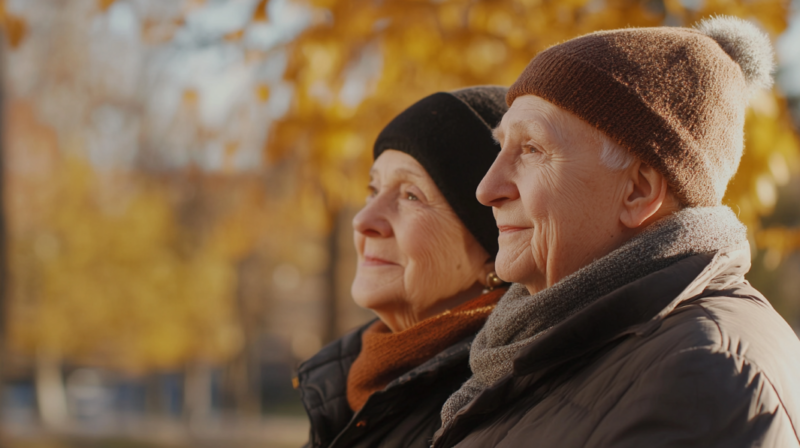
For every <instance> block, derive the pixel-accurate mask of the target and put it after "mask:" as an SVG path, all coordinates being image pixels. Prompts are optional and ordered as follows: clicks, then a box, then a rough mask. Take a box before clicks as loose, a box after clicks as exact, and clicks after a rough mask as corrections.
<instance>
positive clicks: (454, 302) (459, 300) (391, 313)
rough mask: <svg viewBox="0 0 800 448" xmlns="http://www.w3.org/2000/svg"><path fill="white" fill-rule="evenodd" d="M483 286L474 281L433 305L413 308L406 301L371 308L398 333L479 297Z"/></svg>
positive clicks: (393, 331)
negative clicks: (384, 307) (395, 305)
mask: <svg viewBox="0 0 800 448" xmlns="http://www.w3.org/2000/svg"><path fill="white" fill-rule="evenodd" d="M483 288H484V286H483V285H482V284H480V282H476V283H475V284H474V285H472V286H470V287H469V288H467V289H465V290H463V291H461V292H459V293H458V294H456V295H454V296H452V297H449V298H447V299H443V300H437V301H436V302H435V303H434V304H433V305H431V306H428V307H425V308H422V309H419V308H415V307H414V306H412V305H411V304H409V303H408V302H402V303H401V304H399V306H397V307H395V308H392V309H385V310H383V309H381V310H377V309H373V310H372V311H373V312H374V313H375V314H376V315H377V316H378V318H379V319H380V320H381V321H382V322H383V323H384V324H386V326H387V327H389V329H390V330H392V333H399V332H401V331H404V330H407V329H409V328H411V327H413V326H415V325H417V324H418V323H420V322H422V321H423V320H425V319H428V318H431V317H433V316H436V315H439V314H441V313H443V312H445V311H447V310H450V309H453V308H455V307H457V306H459V305H461V304H463V303H466V302H468V301H470V300H472V299H474V298H476V297H479V296H480V295H481V294H482V293H483V292H482V291H483Z"/></svg>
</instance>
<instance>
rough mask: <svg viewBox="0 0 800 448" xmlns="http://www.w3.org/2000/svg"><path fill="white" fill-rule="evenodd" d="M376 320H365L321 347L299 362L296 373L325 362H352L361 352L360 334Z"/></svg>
mask: <svg viewBox="0 0 800 448" xmlns="http://www.w3.org/2000/svg"><path fill="white" fill-rule="evenodd" d="M376 320H377V319H373V320H371V321H369V322H367V323H366V324H364V325H362V326H360V327H358V328H356V329H354V330H352V331H351V332H349V333H347V334H345V335H344V336H342V337H341V338H339V339H337V340H335V341H333V342H331V343H329V344H328V345H326V346H325V347H323V348H322V349H321V350H320V351H319V352H317V354H316V355H314V356H312V357H311V358H309V359H308V360H306V361H305V362H303V363H302V364H300V367H299V368H298V369H297V372H298V374H303V373H307V372H309V371H312V370H316V369H318V368H320V367H322V366H324V365H325V364H331V363H340V362H343V361H346V360H349V361H350V364H352V362H353V361H354V360H355V359H356V358H357V357H358V354H359V353H361V335H362V334H363V333H364V331H365V330H366V329H367V328H369V326H370V325H372V324H373V323H374V322H375V321H376Z"/></svg>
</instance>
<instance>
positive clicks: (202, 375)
mask: <svg viewBox="0 0 800 448" xmlns="http://www.w3.org/2000/svg"><path fill="white" fill-rule="evenodd" d="M183 415H184V417H185V418H186V421H187V423H188V424H189V429H190V430H192V431H193V430H194V429H197V428H199V425H202V423H203V421H205V420H207V419H208V418H209V417H210V415H211V368H210V367H209V366H208V365H206V364H203V363H192V364H190V365H189V366H188V367H187V368H186V377H185V379H184V383H183Z"/></svg>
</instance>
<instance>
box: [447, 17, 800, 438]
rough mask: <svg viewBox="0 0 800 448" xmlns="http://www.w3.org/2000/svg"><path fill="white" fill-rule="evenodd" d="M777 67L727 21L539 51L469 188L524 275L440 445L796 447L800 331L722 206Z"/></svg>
mask: <svg viewBox="0 0 800 448" xmlns="http://www.w3.org/2000/svg"><path fill="white" fill-rule="evenodd" d="M771 67H772V57H771V50H770V45H769V40H768V38H767V37H766V36H763V35H762V34H761V33H760V31H758V29H756V28H755V26H754V25H752V24H751V23H749V22H745V21H743V20H738V19H731V18H715V19H711V20H708V21H706V22H703V23H701V24H700V26H699V27H698V28H697V29H685V28H674V27H670V28H637V29H623V30H614V31H604V32H599V33H593V34H589V35H586V36H583V37H579V38H576V39H573V40H571V41H568V42H565V43H563V44H560V45H557V46H555V47H552V48H550V49H548V50H546V51H544V52H542V53H541V54H539V55H538V56H537V57H536V58H534V59H533V61H531V63H530V64H529V65H528V67H527V68H526V69H525V71H524V72H523V73H522V75H521V76H520V77H519V79H517V81H516V82H515V83H514V85H512V86H511V88H510V89H509V92H508V96H507V101H508V103H509V104H510V105H511V107H510V108H509V111H508V112H507V113H506V115H505V116H504V117H503V119H502V122H501V124H500V126H499V127H498V128H497V129H496V131H495V135H496V137H497V139H498V140H499V141H500V142H501V146H502V150H501V152H500V154H499V155H498V157H497V159H496V160H495V162H494V164H493V166H492V168H491V169H490V170H489V172H488V173H487V174H486V177H485V178H484V179H483V181H482V183H481V184H480V187H479V188H478V193H477V195H478V199H479V200H480V201H481V202H482V203H483V204H486V205H491V206H492V207H493V210H494V214H495V218H496V219H497V225H498V227H499V230H500V236H499V246H500V248H499V252H498V255H497V259H496V264H497V273H498V274H499V275H500V276H501V277H502V278H503V279H506V280H510V281H513V282H515V283H517V284H515V285H513V286H512V287H511V288H510V289H509V291H508V293H507V294H506V295H505V296H504V297H503V298H502V299H501V301H500V302H499V303H498V305H497V307H496V308H495V310H494V312H493V313H492V315H491V317H490V318H489V319H488V321H487V322H486V325H485V326H484V328H483V329H482V330H481V331H480V333H479V334H478V336H477V337H476V338H475V341H474V343H473V345H472V348H471V354H470V365H471V368H472V372H473V377H472V378H471V379H470V380H469V381H468V382H467V383H465V384H464V386H463V387H462V388H461V389H460V390H459V391H458V392H456V393H455V394H454V395H453V396H452V397H451V398H450V399H449V400H448V402H447V403H446V404H445V405H444V406H443V410H442V420H443V429H442V431H441V432H439V433H437V437H436V441H435V444H434V447H436V448H439V447H450V446H458V447H482V448H485V447H495V446H496V447H517V446H532V445H535V446H537V447H667V446H669V447H756V446H770V447H778V446H780V447H790V446H791V447H797V446H800V433H799V432H798V431H799V430H800V377H798V372H800V342H798V340H797V336H796V335H795V334H794V332H793V331H792V329H791V328H790V327H789V325H787V324H786V322H785V321H784V320H783V319H782V318H781V317H780V316H779V315H778V314H777V313H776V312H775V310H773V309H772V307H771V306H770V304H769V302H768V301H767V300H766V299H765V298H764V297H763V296H762V295H761V294H760V293H759V292H758V291H756V290H755V289H753V287H752V286H750V284H748V282H747V281H746V280H745V279H744V274H745V273H746V272H747V271H748V269H749V266H750V250H749V246H748V242H747V235H746V232H745V227H744V226H743V225H742V224H741V223H740V222H739V221H738V220H737V217H736V215H735V214H734V213H733V212H732V211H731V210H730V209H729V208H727V207H725V206H722V205H721V200H722V197H723V195H724V193H725V188H726V186H727V184H728V182H729V181H730V179H731V177H732V176H733V175H734V173H735V172H736V168H737V166H738V164H739V160H740V158H741V155H742V147H743V138H742V137H743V125H744V116H745V107H746V104H747V95H748V93H749V92H752V91H753V90H754V89H755V88H757V87H759V86H765V85H769V83H770V69H771Z"/></svg>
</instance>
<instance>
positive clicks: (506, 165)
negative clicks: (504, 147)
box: [475, 151, 519, 207]
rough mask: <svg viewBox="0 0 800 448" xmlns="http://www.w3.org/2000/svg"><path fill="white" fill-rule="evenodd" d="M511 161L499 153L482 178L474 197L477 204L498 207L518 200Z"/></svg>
mask: <svg viewBox="0 0 800 448" xmlns="http://www.w3.org/2000/svg"><path fill="white" fill-rule="evenodd" d="M512 175H513V160H511V156H510V155H509V154H507V153H506V152H505V151H500V154H498V155H497V158H496V159H495V160H494V163H493V164H492V166H491V167H490V168H489V171H488V172H487V173H486V175H485V176H483V180H481V183H480V184H479V185H478V190H477V191H476V192H475V196H476V197H477V198H478V202H480V203H481V204H483V205H486V206H490V207H499V206H501V205H503V204H504V203H506V202H508V201H513V200H515V199H518V198H519V190H517V186H516V184H515V183H514V181H513V178H512Z"/></svg>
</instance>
